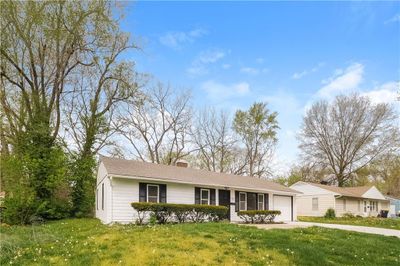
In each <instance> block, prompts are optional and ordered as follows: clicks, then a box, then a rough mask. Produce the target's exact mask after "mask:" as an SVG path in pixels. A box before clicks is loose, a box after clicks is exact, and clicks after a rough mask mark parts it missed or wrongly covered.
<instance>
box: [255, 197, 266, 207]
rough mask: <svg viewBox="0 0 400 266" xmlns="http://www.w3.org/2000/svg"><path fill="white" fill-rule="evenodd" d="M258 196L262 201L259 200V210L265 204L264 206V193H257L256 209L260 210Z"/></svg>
mask: <svg viewBox="0 0 400 266" xmlns="http://www.w3.org/2000/svg"><path fill="white" fill-rule="evenodd" d="M260 196H262V201H261V203H262V209H261V210H264V209H265V206H264V201H265V198H264V197H265V195H264V194H257V209H258V210H260Z"/></svg>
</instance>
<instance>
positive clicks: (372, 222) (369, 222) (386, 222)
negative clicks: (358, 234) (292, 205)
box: [297, 216, 400, 230]
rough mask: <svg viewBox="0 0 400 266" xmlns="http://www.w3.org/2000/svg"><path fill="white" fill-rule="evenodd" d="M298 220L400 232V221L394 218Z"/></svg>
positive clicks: (300, 217) (300, 218)
mask: <svg viewBox="0 0 400 266" xmlns="http://www.w3.org/2000/svg"><path fill="white" fill-rule="evenodd" d="M297 219H298V220H299V221H301V222H314V223H328V224H348V225H359V226H371V227H380V228H388V229H397V230H400V219H398V218H397V219H392V218H376V217H368V218H359V217H354V218H343V217H337V218H324V217H310V216H299V217H297Z"/></svg>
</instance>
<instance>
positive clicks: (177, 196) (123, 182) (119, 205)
mask: <svg viewBox="0 0 400 266" xmlns="http://www.w3.org/2000/svg"><path fill="white" fill-rule="evenodd" d="M103 182H109V184H108V186H109V188H110V192H112V194H110V197H109V198H107V202H109V203H110V207H109V208H107V209H106V210H112V211H110V212H109V213H106V211H104V212H103V211H96V217H98V218H99V219H101V220H102V221H103V222H104V223H111V222H117V223H132V222H134V221H135V220H136V219H137V213H136V211H135V210H134V209H133V208H132V206H131V203H132V202H138V201H139V183H140V182H146V183H154V184H157V183H159V184H166V185H167V202H168V203H177V204H180V203H181V204H194V203H195V189H194V188H195V187H196V186H195V185H189V184H179V183H170V182H153V181H149V180H136V179H128V178H117V177H113V178H111V182H110V179H109V178H106V179H105V180H104V181H103ZM99 185H100V184H99ZM209 188H215V189H216V195H215V196H216V204H217V205H218V188H216V187H209ZM240 191H243V192H245V191H244V190H240ZM247 192H259V193H268V194H269V208H270V209H271V210H272V209H274V206H273V193H271V192H268V191H247ZM230 195H231V200H230V202H231V205H230V213H231V221H232V222H239V221H241V220H240V218H239V217H238V216H237V213H236V212H235V204H234V203H235V190H234V189H231V192H230ZM293 219H294V220H296V219H297V215H296V200H295V199H293Z"/></svg>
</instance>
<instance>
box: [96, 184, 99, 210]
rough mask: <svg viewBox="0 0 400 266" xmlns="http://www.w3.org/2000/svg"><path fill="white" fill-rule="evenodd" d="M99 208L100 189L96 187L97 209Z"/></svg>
mask: <svg viewBox="0 0 400 266" xmlns="http://www.w3.org/2000/svg"><path fill="white" fill-rule="evenodd" d="M98 209H99V189H98V188H96V210H98Z"/></svg>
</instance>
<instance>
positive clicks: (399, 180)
mask: <svg viewBox="0 0 400 266" xmlns="http://www.w3.org/2000/svg"><path fill="white" fill-rule="evenodd" d="M356 176H357V180H356V181H357V185H360V186H363V185H369V184H373V185H375V186H377V187H378V188H379V190H380V191H382V192H383V193H384V194H387V195H391V196H393V197H400V155H399V154H396V153H389V154H384V155H383V156H381V157H380V158H379V159H378V160H375V161H374V162H372V163H370V164H368V165H367V166H365V167H363V168H361V169H359V170H358V171H357V173H356Z"/></svg>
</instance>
